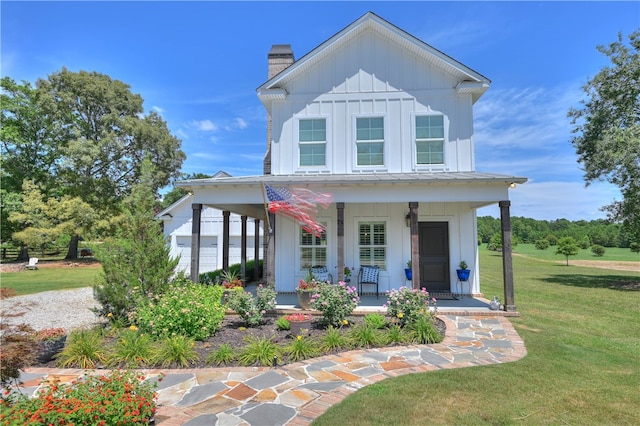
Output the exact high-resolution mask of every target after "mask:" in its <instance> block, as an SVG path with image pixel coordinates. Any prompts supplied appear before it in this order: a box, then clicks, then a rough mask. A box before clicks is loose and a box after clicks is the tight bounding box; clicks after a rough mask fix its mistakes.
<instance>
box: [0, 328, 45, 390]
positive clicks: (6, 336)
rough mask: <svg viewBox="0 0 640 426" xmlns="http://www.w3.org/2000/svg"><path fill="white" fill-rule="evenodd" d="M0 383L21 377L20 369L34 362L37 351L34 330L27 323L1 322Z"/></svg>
mask: <svg viewBox="0 0 640 426" xmlns="http://www.w3.org/2000/svg"><path fill="white" fill-rule="evenodd" d="M0 327H1V328H0V348H2V350H0V383H2V384H6V383H8V382H10V381H12V380H17V379H18V378H19V377H20V370H21V369H22V368H24V367H26V366H29V365H30V364H31V363H33V361H34V359H35V353H36V346H37V344H36V341H35V340H34V339H33V337H32V336H33V333H34V330H33V328H31V327H30V326H28V325H26V324H19V325H13V326H9V325H6V324H0Z"/></svg>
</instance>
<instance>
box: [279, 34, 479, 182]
mask: <svg viewBox="0 0 640 426" xmlns="http://www.w3.org/2000/svg"><path fill="white" fill-rule="evenodd" d="M392 43H393V42H391V41H389V40H386V39H384V38H382V37H380V36H379V35H378V34H376V33H373V32H366V33H365V34H364V35H361V36H360V37H358V38H356V39H355V40H353V41H351V42H350V43H347V44H346V45H344V46H342V47H341V48H339V49H337V51H336V52H334V53H335V54H336V56H335V57H334V58H333V60H331V61H321V62H318V63H317V65H315V66H314V67H311V68H310V69H309V70H307V72H306V73H304V74H303V75H302V76H300V77H298V78H295V79H292V80H290V81H287V82H286V83H285V89H286V91H287V93H289V95H287V98H286V99H285V100H283V101H278V102H274V104H273V111H272V119H273V134H272V135H273V136H272V137H273V145H272V150H273V151H272V156H273V157H272V158H273V169H272V173H273V174H292V173H301V172H315V173H317V172H320V173H323V172H324V173H360V172H370V171H378V170H379V171H385V172H389V173H408V172H413V171H416V170H423V171H426V172H429V171H452V172H455V171H473V170H474V167H475V165H474V161H473V143H472V142H473V141H472V134H473V116H472V98H471V95H469V94H458V93H456V90H455V87H456V85H457V84H458V83H459V81H458V80H456V79H455V78H454V77H453V76H451V75H450V74H447V73H446V72H444V71H443V70H441V69H439V68H437V67H435V66H434V65H432V64H429V63H427V62H426V61H425V60H424V59H422V58H419V57H417V56H415V55H412V54H410V53H409V52H407V51H406V50H404V49H396V48H394V47H397V46H393V45H392ZM430 113H432V114H443V115H444V117H445V120H444V121H445V164H444V165H443V166H438V165H434V166H431V167H424V166H416V164H415V148H414V146H415V143H414V137H415V131H414V122H415V118H414V117H415V114H430ZM363 116H382V117H384V120H385V164H384V166H381V167H375V168H358V167H356V166H355V160H354V151H355V119H356V117H363ZM305 118H325V119H326V120H327V121H326V123H327V150H326V156H327V157H326V159H327V164H326V166H325V167H300V166H299V164H298V161H299V159H298V157H299V155H298V121H299V120H300V119H305Z"/></svg>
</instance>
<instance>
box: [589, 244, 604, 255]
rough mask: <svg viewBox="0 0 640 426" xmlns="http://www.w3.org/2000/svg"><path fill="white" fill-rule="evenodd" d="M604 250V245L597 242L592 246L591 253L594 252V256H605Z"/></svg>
mask: <svg viewBox="0 0 640 426" xmlns="http://www.w3.org/2000/svg"><path fill="white" fill-rule="evenodd" d="M604 252H605V249H604V247H602V246H599V245H597V244H595V245H593V246H591V253H593V255H594V256H598V257H602V256H604Z"/></svg>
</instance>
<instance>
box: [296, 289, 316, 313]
mask: <svg viewBox="0 0 640 426" xmlns="http://www.w3.org/2000/svg"><path fill="white" fill-rule="evenodd" d="M312 295H313V292H312V291H299V292H298V305H300V307H301V308H302V309H306V310H308V309H311V296H312Z"/></svg>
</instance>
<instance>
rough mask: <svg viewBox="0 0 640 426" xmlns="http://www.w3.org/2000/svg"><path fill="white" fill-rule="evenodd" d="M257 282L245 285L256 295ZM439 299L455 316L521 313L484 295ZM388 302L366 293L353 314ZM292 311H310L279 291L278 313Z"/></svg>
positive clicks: (439, 296)
mask: <svg viewBox="0 0 640 426" xmlns="http://www.w3.org/2000/svg"><path fill="white" fill-rule="evenodd" d="M256 286H257V284H256V283H252V284H249V285H247V286H246V287H245V290H246V291H250V292H252V293H253V294H254V295H255V290H256ZM431 295H432V296H433V297H435V298H436V300H437V306H438V314H440V315H454V316H509V317H518V316H520V314H519V313H518V312H517V311H515V310H513V311H506V310H504V308H502V309H499V310H492V309H491V308H490V305H489V303H490V300H488V299H486V298H484V297H482V296H474V297H470V296H465V295H457V294H433V293H432V294H431ZM386 302H387V298H386V297H385V296H384V295H380V296H379V297H378V298H376V296H374V295H372V294H364V295H361V296H360V305H359V306H358V307H357V308H356V309H355V311H354V312H353V315H366V314H368V313H372V312H377V313H381V314H384V313H386V309H385V308H383V305H384V304H385V303H386ZM291 312H309V313H313V311H304V310H303V309H302V308H301V307H300V306H299V305H298V296H297V294H294V293H278V294H277V296H276V313H277V314H283V315H284V314H289V313H291Z"/></svg>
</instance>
